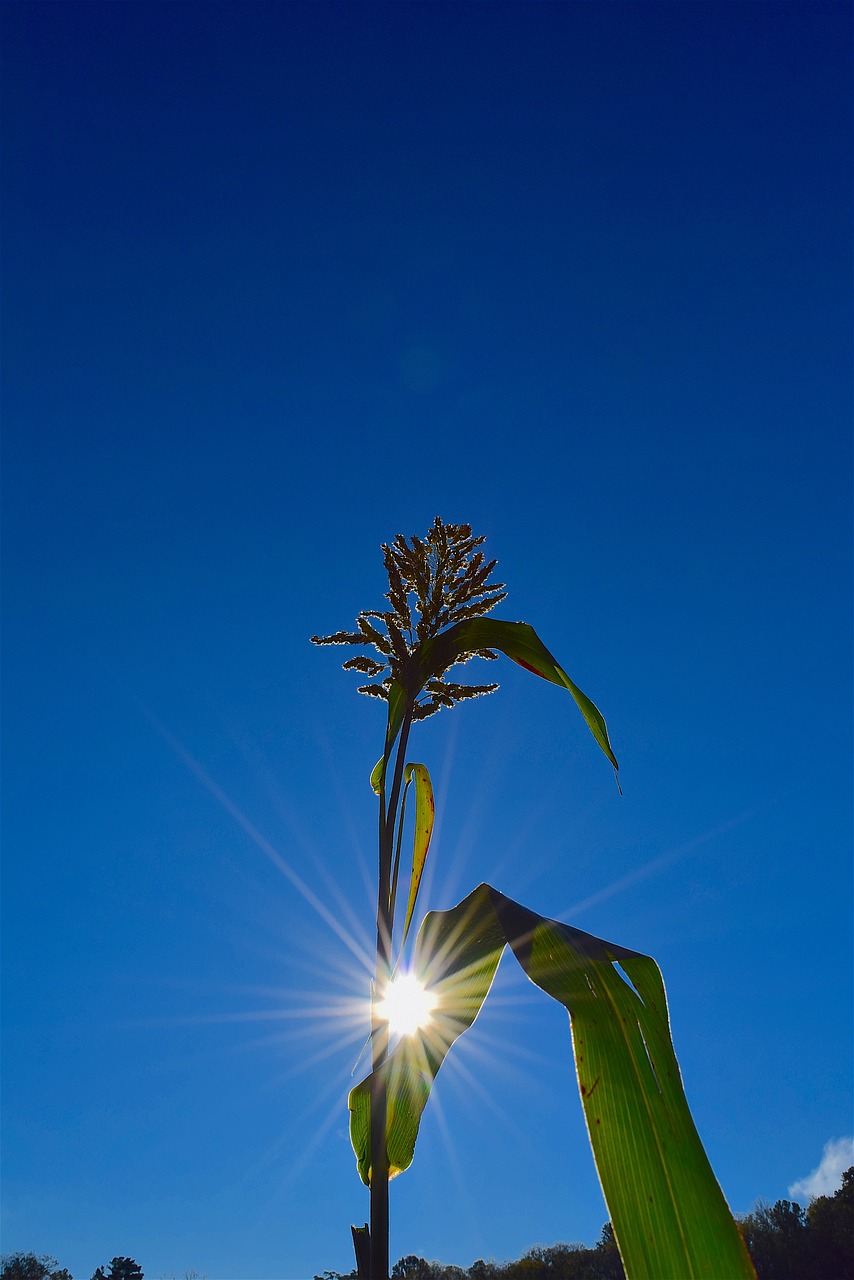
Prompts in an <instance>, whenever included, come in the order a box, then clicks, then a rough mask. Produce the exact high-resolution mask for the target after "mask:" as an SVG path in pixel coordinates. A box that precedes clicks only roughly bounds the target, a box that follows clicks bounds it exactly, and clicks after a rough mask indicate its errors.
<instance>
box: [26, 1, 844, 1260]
mask: <svg viewBox="0 0 854 1280" xmlns="http://www.w3.org/2000/svg"><path fill="white" fill-rule="evenodd" d="M2 18H3V28H4V32H3V43H4V48H5V52H4V64H5V65H4V69H3V70H4V74H3V94H4V99H5V105H4V117H5V129H4V138H3V145H4V187H5V191H6V198H5V231H4V268H3V270H4V282H5V283H4V294H5V302H4V306H5V325H4V346H5V356H4V368H5V377H4V419H5V424H6V425H5V431H4V450H5V468H4V477H5V493H4V521H5V528H4V575H3V579H4V595H5V602H4V617H5V693H4V718H5V746H6V750H5V753H4V754H5V764H4V770H5V780H4V809H5V833H4V850H5V852H4V881H5V884H4V916H5V925H4V946H5V969H6V980H5V995H4V1018H5V1035H4V1054H5V1065H4V1090H3V1103H4V1108H5V1119H4V1143H3V1146H4V1157H3V1158H4V1174H3V1188H4V1194H3V1200H4V1205H3V1228H2V1248H3V1250H4V1251H11V1250H13V1249H17V1248H22V1249H34V1250H36V1251H37V1252H42V1251H48V1252H52V1253H54V1254H55V1255H56V1256H57V1257H58V1258H59V1259H60V1261H61V1262H62V1263H63V1265H66V1266H68V1267H70V1268H71V1269H72V1271H73V1274H74V1275H75V1276H76V1277H77V1280H80V1277H86V1276H88V1275H90V1274H91V1272H92V1271H93V1270H94V1269H95V1267H96V1266H97V1265H98V1264H99V1263H102V1262H104V1261H105V1260H107V1259H109V1258H110V1257H111V1256H113V1255H114V1254H130V1255H133V1256H134V1257H136V1258H137V1260H138V1261H139V1262H140V1263H141V1264H142V1265H143V1267H144V1270H145V1272H146V1275H147V1276H149V1277H155V1276H158V1275H161V1274H170V1275H171V1274H172V1272H175V1273H176V1274H178V1273H180V1272H181V1271H183V1270H184V1269H186V1268H190V1267H195V1268H197V1269H198V1270H199V1271H200V1272H205V1273H206V1274H207V1275H208V1277H209V1280H301V1278H303V1277H310V1276H311V1275H313V1274H315V1272H316V1273H318V1274H319V1273H320V1271H322V1270H323V1269H324V1268H336V1269H339V1270H342V1271H346V1270H348V1269H349V1268H350V1266H351V1265H352V1262H351V1250H350V1244H349V1232H348V1226H349V1223H350V1222H362V1221H364V1220H365V1216H366V1214H367V1196H366V1193H365V1192H364V1191H363V1189H362V1188H361V1187H360V1184H359V1183H358V1180H357V1176H356V1173H355V1168H354V1164H353V1160H352V1155H351V1153H350V1149H349V1145H348V1141H347V1136H346V1111H345V1098H346V1092H347V1089H348V1087H349V1085H350V1083H351V1079H350V1075H349V1072H350V1068H351V1067H352V1064H353V1061H354V1059H355V1057H356V1054H357V1053H358V1049H359V1045H360V1033H359V1031H358V1030H354V1029H353V1028H352V1027H350V1028H349V1032H348V1034H349V1036H350V1038H349V1040H348V1041H347V1042H346V1043H344V1042H342V1038H341V1037H342V1032H341V1028H340V1026H339V1025H338V1023H337V1022H336V1020H335V1019H334V1018H332V1017H331V1016H329V1015H328V1012H327V1013H323V1012H322V1010H328V1006H329V1004H330V1001H331V1002H333V1003H335V1002H340V1000H341V999H342V998H343V997H345V996H346V997H353V996H363V997H364V996H365V995H366V985H365V983H366V980H365V971H364V969H360V968H359V966H358V964H357V962H356V961H355V960H354V959H353V957H352V955H351V953H350V951H348V949H347V947H346V945H345V944H344V943H343V942H342V941H341V939H340V937H339V936H338V935H337V934H336V933H335V932H334V931H333V930H331V929H330V928H329V926H328V925H327V924H326V923H324V921H323V919H322V918H321V917H320V916H319V915H318V914H317V913H316V912H315V911H314V910H313V909H312V908H311V906H309V905H307V903H306V901H305V900H304V899H303V897H301V896H300V894H299V892H298V891H297V890H296V889H295V888H294V886H293V883H292V881H290V880H289V879H288V878H287V877H286V876H282V874H281V873H280V872H279V871H278V870H277V869H276V867H275V866H274V864H273V863H272V862H271V860H270V858H269V857H267V856H265V853H264V851H263V850H262V849H261V848H260V847H259V844H258V842H257V841H256V840H254V839H253V838H252V837H251V835H250V834H248V833H247V830H246V826H245V825H244V826H241V824H240V822H239V821H237V820H236V819H235V816H234V815H235V808H236V809H237V810H239V811H240V813H241V814H243V815H244V816H245V818H246V820H247V821H248V823H250V824H251V825H252V827H253V828H255V829H256V830H257V831H258V832H259V833H260V834H261V835H262V836H263V839H264V840H265V841H267V842H269V847H270V848H272V849H274V850H275V851H276V853H277V854H278V855H279V856H281V858H284V859H285V860H286V862H287V863H288V865H289V866H290V867H291V868H292V869H293V870H294V871H295V872H297V873H298V874H299V876H300V877H302V879H303V881H305V883H306V884H307V885H308V887H309V888H310V890H311V892H312V893H314V894H316V895H318V896H319V897H321V898H324V899H325V900H326V901H327V902H328V904H329V907H330V909H331V910H332V912H333V914H334V915H335V916H336V918H337V919H338V920H339V921H340V922H341V923H342V924H343V925H344V926H345V927H346V928H347V929H350V928H351V927H353V922H352V920H351V918H350V915H349V914H348V907H347V906H346V905H344V903H345V902H346V903H347V904H349V907H350V908H351V909H352V912H353V913H355V918H356V919H358V921H359V927H360V928H361V930H362V932H363V934H364V936H365V937H367V934H368V930H369V921H370V914H371V908H370V903H369V886H370V883H371V880H372V877H373V874H374V858H375V854H374V849H373V839H374V825H375V824H374V810H373V803H372V796H371V793H370V791H369V789H368V787H367V775H368V772H369V771H370V768H371V766H372V765H373V763H374V761H375V759H376V757H377V756H378V754H379V752H380V749H381V739H382V716H381V713H380V711H379V709H378V708H377V707H376V706H375V705H372V704H371V703H369V702H367V700H365V699H360V698H358V697H356V695H355V683H354V682H353V681H351V680H349V679H348V676H347V675H346V674H342V673H341V672H340V670H339V669H338V664H337V662H336V656H337V654H336V652H335V651H332V652H329V651H325V652H324V651H318V650H312V649H311V648H310V647H309V646H308V644H307V637H308V636H309V635H311V634H313V633H315V632H328V631H332V630H336V629H338V628H339V627H346V626H348V625H349V624H350V622H351V621H352V619H353V617H354V616H355V613H356V612H357V611H358V609H360V608H365V607H380V605H381V603H382V591H383V585H384V583H383V575H382V564H381V559H380V554H379V544H380V542H382V541H384V540H386V539H388V538H391V537H392V536H393V535H394V534H395V533H397V532H403V533H406V534H412V533H416V532H418V533H423V532H424V531H425V530H426V529H427V527H428V526H429V524H430V522H431V521H432V519H433V517H434V516H435V515H436V514H437V513H440V514H442V515H443V517H444V518H445V519H446V520H458V521H460V520H466V521H470V522H471V523H472V524H473V525H474V526H475V528H476V530H478V531H481V532H484V533H486V534H487V535H488V540H489V543H488V545H489V550H490V551H491V553H492V554H494V555H496V556H498V557H499V561H500V570H501V576H502V577H504V578H505V579H506V581H507V583H508V585H509V589H510V595H509V598H508V600H507V602H506V604H505V605H504V606H503V607H502V610H501V612H502V614H503V616H506V617H510V618H523V619H525V620H526V621H529V622H531V623H533V624H534V626H535V627H536V628H537V630H538V631H539V633H540V634H541V635H542V637H543V639H544V640H545V642H546V644H548V645H549V647H550V648H552V649H553V650H554V652H555V654H556V655H557V657H558V659H559V660H560V661H562V662H563V663H564V665H565V666H566V667H567V669H568V670H569V672H570V674H571V675H572V676H573V678H575V679H577V680H578V682H579V684H580V685H581V687H582V688H583V689H585V691H587V692H589V693H590V695H591V696H592V697H594V698H595V699H596V701H597V702H598V703H599V705H600V706H601V708H602V710H603V712H604V713H605V715H606V717H607V719H608V723H609V727H610V729H611V732H612V738H613V741H614V745H615V749H616V751H617V754H618V756H619V757H620V761H621V765H622V772H621V777H622V780H623V789H624V795H623V796H622V798H621V797H620V796H619V794H618V793H617V789H616V787H614V785H613V780H612V778H611V776H610V771H609V769H608V767H607V765H606V764H605V762H604V761H603V760H602V759H601V757H599V758H597V752H596V748H595V745H594V744H593V743H592V740H590V741H588V740H587V738H586V736H585V731H584V728H583V725H582V723H581V721H580V719H579V718H578V716H577V712H576V711H575V709H574V707H573V706H572V705H571V703H570V702H569V700H568V699H566V700H564V699H563V698H562V697H561V695H560V694H559V693H558V692H557V691H556V690H554V689H550V688H547V687H546V686H545V685H544V684H541V683H538V682H535V681H533V680H529V679H527V678H526V677H525V676H524V673H522V672H520V671H519V670H517V669H516V668H513V667H510V666H509V664H504V665H503V666H502V669H501V671H500V672H499V675H498V678H499V679H501V680H502V688H501V690H500V692H499V693H498V695H496V696H495V697H493V698H491V699H486V700H484V701H482V702H480V703H478V704H475V705H471V706H464V707H462V708H460V709H459V710H457V711H455V712H454V713H453V714H452V715H451V714H448V715H444V714H443V715H441V716H439V717H436V719H435V720H433V721H430V722H429V723H428V724H425V725H424V726H423V728H421V729H420V730H419V734H418V736H417V738H416V739H415V741H414V742H413V748H412V750H413V759H421V760H424V761H425V763H427V764H428V766H429V768H430V769H431V772H432V774H433V778H434V782H435V783H436V788H437V799H438V803H439V825H438V828H437V836H436V844H435V848H434V851H433V853H432V854H431V862H432V864H433V865H432V868H431V869H430V871H429V872H428V876H427V882H426V884H425V888H424V891H423V892H424V895H425V896H424V899H423V905H424V909H427V908H428V907H446V906H449V905H451V904H452V903H453V902H454V901H456V900H457V899H458V898H459V897H461V896H462V895H463V894H465V893H467V892H468V891H469V890H470V889H471V888H473V887H474V885H475V884H476V883H478V882H479V881H480V880H489V881H491V882H492V883H494V884H496V885H497V887H499V888H500V889H502V890H503V891H504V892H506V893H508V894H509V895H510V896H513V897H517V898H519V899H520V900H521V901H522V902H524V903H525V904H526V905H528V906H530V907H532V908H535V909H537V910H539V911H542V912H544V913H547V914H552V915H561V916H562V917H563V918H566V919H569V920H572V922H573V923H577V924H578V925H579V927H581V928H585V929H589V930H591V931H593V932H597V933H600V934H601V935H603V936H605V937H608V938H612V939H613V940H614V941H617V942H620V943H623V944H624V945H627V946H631V947H635V948H636V949H639V950H642V951H646V952H649V953H650V954H652V955H654V956H655V957H656V959H657V960H658V961H659V962H660V964H661V965H662V968H663V971H664V976H665V980H666V982H667V984H668V992H669V997H670V1003H671V1013H672V1018H673V1027H674V1039H675V1043H676V1047H677V1052H678V1054H679V1057H680V1061H681V1063H682V1067H683V1072H684V1075H685V1080H686V1086H687V1090H688V1096H689V1100H690V1101H691V1102H692V1105H693V1106H694V1108H695V1114H696V1117H697V1122H698V1127H699V1129H700V1132H701V1135H702V1136H703V1139H704V1141H705V1143H706V1145H707V1149H708V1150H709V1154H710V1157H711V1159H712V1163H713V1165H714V1167H715V1169H716V1172H717V1174H718V1177H719V1179H720V1181H721V1184H722V1186H723V1188H724V1191H725V1193H726V1195H727V1197H728V1199H729V1201H730V1204H731V1205H732V1207H733V1209H734V1210H735V1211H739V1212H743V1211H746V1210H748V1209H749V1208H750V1207H751V1205H752V1203H753V1201H754V1200H755V1198H756V1197H757V1196H763V1197H765V1198H767V1199H770V1200H774V1199H776V1198H777V1197H779V1196H785V1195H787V1194H788V1187H789V1186H790V1185H791V1184H792V1183H793V1182H794V1181H795V1180H796V1179H797V1178H802V1177H804V1176H805V1175H806V1174H808V1173H809V1172H810V1170H811V1169H812V1168H814V1167H815V1166H816V1165H817V1164H818V1162H819V1160H820V1158H821V1153H822V1148H823V1146H824V1144H825V1143H826V1142H828V1141H829V1140H831V1139H837V1138H840V1137H844V1136H847V1135H850V1132H851V1042H852V1037H851V1034H850V1032H851V1024H850V1009H851V999H850V995H851V991H850V988H851V983H850V949H851V923H850V901H851V805H850V800H851V786H850V778H851V731H850V729H851V726H850V706H851V696H850V695H851V643H850V642H851V633H850V603H851V598H850V571H851V554H850V546H851V537H850V528H851V525H850V516H851V500H850V477H851V438H850V415H851V385H850V335H851V254H850V243H851V179H852V172H851V145H850V120H851V55H850V49H851V17H850V8H849V6H848V5H845V4H834V3H786V2H784V0H781V2H775V3H758V2H757V3H753V2H751V0H744V2H740V3H717V2H711V0H710V2H708V3H706V2H701V3H693V2H684V3H670V2H668V0H662V2H660V3H633V4H625V3H613V4H612V3H607V2H605V0H602V2H600V0H597V2H595V3H564V4H551V3H537V4H500V3H478V4H474V3H458V4H430V3H406V4H404V3H401V4H391V3H386V4H366V3H359V2H354V3H348V4H346V5H342V4H327V3H315V4H304V3H289V4H267V3H257V2H256V0H248V2H247V3H204V4H201V3H195V2H192V3H181V4H177V3H168V4H152V3H148V2H147V0H144V2H140V3H133V4H130V3H110V4H91V3H85V2H76V3H74V4H53V3H32V2H31V3H24V4H22V3H18V2H17V0H7V3H6V4H5V5H4V6H3V15H2ZM193 762H195V764H193ZM200 770H201V771H203V772H204V774H205V775H206V776H207V777H208V778H209V779H210V780H211V782H212V784H215V787H216V788H218V789H219V790H218V791H217V792H216V794H214V791H213V790H212V789H211V787H210V786H208V787H206V786H205V785H200V778H199V771H200ZM224 798H225V802H223V801H224ZM332 886H334V888H333V887H332ZM336 894H337V895H340V900H339V897H337V896H336ZM505 963H506V962H505ZM318 1004H319V1006H320V1008H321V1013H320V1014H318V1016H316V1017H315V1018H311V1017H303V1016H302V1013H301V1012H300V1011H305V1010H309V1011H310V1010H311V1008H312V1007H314V1005H318ZM265 1011H266V1013H268V1014H270V1015H271V1017H270V1018H269V1019H268V1020H264V1019H261V1018H259V1019H258V1020H255V1014H256V1013H264V1012H265ZM297 1014H299V1016H296V1015H297ZM216 1019H220V1020H216ZM365 1033H366V1029H365V1032H362V1033H361V1038H362V1039H363V1038H364V1034H365ZM468 1041H471V1044H470V1046H469V1045H467V1042H468ZM455 1052H456V1053H457V1056H458V1057H459V1060H460V1062H461V1064H462V1066H463V1067H464V1068H465V1070H466V1072H467V1073H468V1075H467V1076H466V1077H463V1075H462V1074H461V1073H460V1072H459V1071H458V1070H455V1069H453V1068H452V1065H451V1059H449V1061H448V1064H447V1066H446V1067H445V1068H444V1069H443V1073H442V1075H441V1076H440V1077H439V1083H438V1087H437V1091H436V1096H435V1097H434V1100H433V1102H431V1104H430V1109H429V1110H428V1113H427V1115H426V1116H425V1120H424V1124H423V1126H422V1135H421V1138H420V1141H419V1149H418V1151H417V1152H416V1158H415V1162H414V1164H413V1166H412V1169H411V1170H410V1171H408V1172H407V1173H406V1174H405V1175H403V1176H402V1177H401V1178H400V1179H399V1180H398V1181H397V1182H395V1184H393V1187H392V1256H393V1257H397V1256H399V1255H400V1254H404V1253H418V1254H421V1255H423V1256H425V1257H435V1258H440V1259H442V1260H444V1261H446V1262H456V1263H458V1264H460V1265H469V1264H470V1263H471V1262H472V1261H473V1260H474V1259H475V1258H477V1257H489V1256H495V1257H497V1258H499V1259H501V1258H508V1257H511V1256H518V1255H519V1254H520V1253H521V1252H522V1251H523V1250H524V1249H526V1248H528V1247H529V1246H530V1245H532V1244H534V1243H535V1242H540V1243H553V1242H554V1241H556V1240H559V1239H566V1240H584V1241H586V1242H588V1243H590V1242H593V1241H594V1240H595V1239H596V1238H597V1236H598V1233H599V1229H600V1227H601V1224H602V1222H603V1221H604V1220H605V1217H606V1216H607V1214H606V1209H605V1206H604V1203H603V1201H602V1198H601V1194H600V1192H599V1190H598V1184H597V1181H596V1176H595V1171H594V1169H593V1165H592V1160H591V1158H590V1155H589V1151H588V1149H587V1146H586V1138H585V1135H584V1131H583V1122H582V1118H581V1111H580V1107H579V1105H578V1103H577V1100H576V1098H575V1097H574V1096H573V1093H574V1080H573V1068H572V1060H571V1053H570V1045H569V1037H568V1034H567V1030H566V1019H565V1016H564V1014H563V1012H562V1011H561V1010H560V1009H557V1008H553V1007H551V1006H549V1004H548V1002H547V1001H545V1000H544V998H543V1000H542V1001H541V1000H540V999H538V998H536V995H535V994H534V993H532V992H531V988H530V987H529V986H528V985H527V984H526V983H525V982H524V980H523V979H522V978H520V977H519V976H517V974H516V973H514V972H513V971H512V970H511V969H510V967H509V964H508V965H507V972H506V974H505V973H504V968H503V967H502V971H501V974H500V976H499V979H498V984H497V990H496V993H495V1004H494V1006H493V1007H490V1006H487V1008H486V1010H485V1011H484V1014H483V1015H482V1018H481V1020H479V1022H478V1025H477V1027H475V1028H474V1030H473V1031H472V1033H471V1034H470V1036H467V1037H465V1039H464V1041H461V1042H460V1045H459V1046H458V1050H457V1051H455ZM487 1099H488V1100H487ZM493 1108H494V1109H493ZM324 1125H325V1126H326V1127H323V1126H324ZM318 1128H320V1132H319V1135H318V1137H317V1140H316V1145H312V1144H313V1135H314V1134H315V1131H316V1130H318ZM446 1133H449V1134H452V1135H453V1142H452V1154H451V1153H450V1152H449V1148H448V1146H447V1145H446V1143H445V1137H444V1135H445V1134H446Z"/></svg>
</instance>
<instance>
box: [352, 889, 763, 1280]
mask: <svg viewBox="0 0 854 1280" xmlns="http://www.w3.org/2000/svg"><path fill="white" fill-rule="evenodd" d="M508 943H509V945H510V947H511V949H512V950H513V953H514V955H515V956H516V958H517V960H518V961H519V963H520V964H521V965H522V968H523V969H524V970H525V972H526V974H527V975H528V977H529V978H530V979H531V981H532V982H534V983H536V984H537V985H538V986H539V987H541V988H542V989H543V990H544V991H546V992H547V993H548V994H549V995H551V996H553V997H554V999H556V1000H558V1001H559V1002H560V1003H561V1004H563V1005H564V1006H565V1007H566V1009H567V1010H568V1012H569V1015H570V1021H571V1028H572V1044H573V1052H574V1055H575V1066H576V1074H577V1080H578V1088H579V1092H580V1094H581V1101H582V1106H583V1109H584V1116H585V1120H586V1122H587V1130H588V1134H589V1136H590V1142H591V1146H592V1148H593V1155H594V1159H595V1161H596V1167H597V1170H598V1173H599V1179H600V1181H601V1183H602V1190H603V1192H604V1194H605V1200H606V1202H607V1205H608V1209H609V1212H610V1215H611V1221H612V1222H613V1225H614V1231H615V1234H616V1237H617V1242H618V1244H619V1247H620V1253H621V1254H622V1257H623V1262H624V1264H625V1268H626V1273H627V1275H628V1276H630V1277H631V1278H632V1280H661V1278H662V1277H679V1280H721V1277H723V1276H726V1277H727V1280H752V1278H753V1277H754V1274H755V1273H754V1271H753V1267H752V1264H751V1262H750V1259H749V1257H748V1255H747V1251H746V1249H745V1247H744V1243H743V1241H742V1239H741V1236H740V1234H739V1232H738V1230H737V1228H736V1226H735V1224H734V1222H733V1219H732V1215H731V1214H730V1211H729V1209H728V1207H727V1204H726V1201H725V1200H724V1197H723V1194H722V1192H721V1189H720V1187H719V1186H718V1183H717V1181H716V1179H715V1175H714V1173H713V1172H712V1169H711V1166H710V1164H709V1162H708V1159H707V1157H706V1153H705V1151H704V1150H703V1146H702V1143H701V1141H700V1138H699V1135H698V1134H697V1130H696V1128H695V1126H694V1122H693V1119H692V1117H691V1112H690V1110H689V1108H688V1103H687V1100H686V1098H685V1093H684V1089H683V1086H682V1079H681V1076H680V1073H679V1066H678V1063H677V1061H676V1056H675V1053H674V1050H673V1043H672V1040H671V1037H670V1025H669V1020H668V1014H667V1002H666V997H665V993H664V985H663V982H662V979H661V974H660V972H659V969H658V966H657V965H656V964H655V961H653V960H651V959H650V958H649V957H648V956H644V955H641V954H640V953H639V952H636V951H631V950H629V949H628V948H625V947H619V946H616V945H614V944H613V943H609V942H605V941H603V940H602V939H601V938H596V937H594V936H593V935H592V934H588V933H583V932H582V931H581V930H579V929H574V928H572V927H571V926H569V925H565V924H560V923H558V922H557V921H554V920H549V919H547V918H546V917H544V916H539V915H537V914H536V913H535V912H533V911H528V910H527V909H526V908H525V907H521V906H519V904H518V903H516V902H513V901H511V900H510V899H509V898H505V897H504V895H503V894H501V893H499V892H498V891H497V890H495V889H492V888H490V886H489V885H480V886H479V888H477V889H475V891H474V892H473V893H472V894H470V895H469V897H468V898H466V899H464V900H463V902H461V903H460V904H459V905H458V906H457V907H454V908H453V909H452V910H451V911H437V912H431V913H430V914H428V915H427V916H426V917H425V919H424V923H423V924H422V926H421V929H420V930H419V934H418V939H417V942H416V971H417V972H418V975H419V977H421V978H422V980H423V981H425V982H426V983H428V984H429V985H430V986H431V987H433V988H434V990H435V991H436V993H437V994H438V996H439V1000H440V1005H439V1011H438V1014H437V1015H434V1017H435V1025H434V1026H433V1027H429V1028H427V1029H426V1030H424V1031H421V1032H419V1033H418V1035H417V1036H415V1037H412V1038H411V1039H408V1040H404V1041H401V1044H400V1045H399V1046H398V1047H397V1049H395V1050H394V1052H393V1053H392V1054H391V1055H390V1057H389V1059H388V1061H387V1062H386V1064H385V1067H384V1070H385V1071H386V1072H387V1075H388V1088H389V1092H388V1098H389V1125H388V1148H389V1159H390V1164H391V1167H392V1168H393V1170H394V1172H399V1171H400V1170H401V1169H405V1168H406V1167H407V1166H408V1165H409V1163H410V1162H411V1160H412V1155H413V1152H414V1147H415V1140H416V1137H417V1134H418V1126H419V1123H420V1119H421V1113H422V1111H423V1109H424V1106H425V1105H426V1102H427V1098H428V1096H429V1092H430V1087H431V1085H432V1082H433V1079H434V1078H435V1075H436V1072H437V1071H438V1070H439V1067H440V1066H441V1064H442V1062H443V1061H444V1058H445V1055H446V1053H447V1051H448V1049H449V1048H450V1046H451V1044H452V1043H453V1041H454V1040H455V1039H456V1038H457V1036H458V1035H460V1034H461V1032H462V1031H464V1030H465V1029H466V1028H467V1027H468V1026H470V1025H471V1023H472V1022H473V1021H474V1018H475V1017H476V1015H477V1012H478V1010H479V1009H480V1006H481V1004H482V1003H483V1000H484V999H485V998H486V994H487V992H488V990H489V986H490V984H491V982H492V978H493V977H494V974H495V970H496V968H497V966H498V961H499V959H500V957H501V952H502V951H503V949H504V945H505V944H508ZM618 966H619V967H618ZM620 969H622V973H621V972H620ZM623 974H625V975H626V976H625V977H624V976H623ZM446 1000H447V1005H446V1004H445V1002H446ZM350 1106H351V1110H352V1112H353V1114H352V1116H351V1130H350V1132H351V1138H352V1141H353V1146H354V1149H355V1150H356V1154H357V1158H358V1161H359V1170H360V1173H361V1174H362V1177H363V1180H366V1181H367V1180H368V1178H369V1173H370V1170H369V1164H370V1160H369V1153H368V1147H369V1145H370V1143H369V1121H370V1077H368V1079H367V1080H366V1081H363V1082H362V1083H361V1084H360V1085H357V1086H356V1089H354V1090H353V1092H352V1094H351V1098H350ZM366 1114H367V1127H366V1123H365V1121H366Z"/></svg>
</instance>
